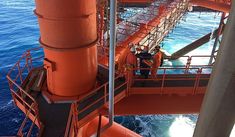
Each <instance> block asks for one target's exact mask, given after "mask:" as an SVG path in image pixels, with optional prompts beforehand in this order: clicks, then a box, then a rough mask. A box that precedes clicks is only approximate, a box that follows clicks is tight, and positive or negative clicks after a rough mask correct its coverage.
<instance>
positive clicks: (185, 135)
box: [169, 115, 195, 137]
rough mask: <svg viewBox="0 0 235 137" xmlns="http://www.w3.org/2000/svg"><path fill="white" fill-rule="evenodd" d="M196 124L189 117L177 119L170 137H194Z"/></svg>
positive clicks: (172, 125) (171, 127) (170, 130)
mask: <svg viewBox="0 0 235 137" xmlns="http://www.w3.org/2000/svg"><path fill="white" fill-rule="evenodd" d="M194 127H195V123H194V122H193V121H192V120H190V119H189V118H188V117H183V116H182V115H180V116H179V117H176V118H175V120H174V122H173V123H172V124H171V126H170V128H169V136H170V137H192V136H193V131H194Z"/></svg>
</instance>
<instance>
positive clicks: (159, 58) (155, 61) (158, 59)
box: [151, 46, 163, 78]
mask: <svg viewBox="0 0 235 137" xmlns="http://www.w3.org/2000/svg"><path fill="white" fill-rule="evenodd" d="M155 51H156V54H155V55H154V56H153V65H152V69H151V77H152V78H156V76H157V69H158V67H159V66H161V65H162V62H163V60H162V59H163V58H162V52H161V51H160V46H157V47H156V48H155Z"/></svg>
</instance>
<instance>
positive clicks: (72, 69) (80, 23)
mask: <svg viewBox="0 0 235 137" xmlns="http://www.w3.org/2000/svg"><path fill="white" fill-rule="evenodd" d="M35 14H36V15H37V16H38V22H39V26H40V33H41V38H40V43H41V45H42V46H43V47H44V53H45V61H44V66H45V68H46V69H47V86H48V90H49V92H51V93H52V94H54V95H58V96H66V97H69V96H77V95H80V94H83V93H84V92H87V91H89V90H91V89H92V88H93V87H94V85H95V82H96V74H97V47H96V41H97V29H96V28H97V24H96V1H95V0H90V1H89V2H87V1H85V0H70V1H69V2H68V1H66V0H59V1H58V0H50V1H48V0H36V10H35Z"/></svg>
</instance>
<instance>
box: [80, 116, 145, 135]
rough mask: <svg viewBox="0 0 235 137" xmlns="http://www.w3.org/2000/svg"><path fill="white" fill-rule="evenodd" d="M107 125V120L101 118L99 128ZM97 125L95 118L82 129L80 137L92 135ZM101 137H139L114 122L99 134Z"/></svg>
mask: <svg viewBox="0 0 235 137" xmlns="http://www.w3.org/2000/svg"><path fill="white" fill-rule="evenodd" d="M108 123H109V120H108V118H106V117H103V116H102V118H101V127H104V126H105V125H107V124H108ZM98 124H99V118H98V117H96V118H95V119H93V120H92V121H90V122H89V123H88V124H86V125H85V126H84V127H82V129H81V131H82V137H90V136H92V135H94V133H96V131H97V127H98ZM100 136H101V137H141V136H140V135H138V134H137V133H135V132H133V131H131V130H129V129H127V128H125V127H123V126H122V125H120V124H118V123H116V122H114V123H113V124H112V126H111V127H109V128H107V129H106V130H104V131H103V132H101V135H100Z"/></svg>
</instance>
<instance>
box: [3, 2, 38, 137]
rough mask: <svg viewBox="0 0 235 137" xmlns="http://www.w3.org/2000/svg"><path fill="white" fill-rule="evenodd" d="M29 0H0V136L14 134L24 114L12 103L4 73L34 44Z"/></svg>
mask: <svg viewBox="0 0 235 137" xmlns="http://www.w3.org/2000/svg"><path fill="white" fill-rule="evenodd" d="M33 9H34V2H33V1H31V0H1V1H0V136H2V135H16V132H17V129H18V127H19V126H20V124H21V122H22V120H23V118H24V116H23V114H22V113H21V111H19V110H18V108H16V107H15V106H14V104H13V101H12V98H11V95H10V91H9V88H8V83H7V80H6V73H7V71H8V70H9V69H10V67H11V66H12V65H13V64H14V63H16V61H17V60H18V59H19V57H20V56H21V55H22V53H23V52H24V51H25V50H26V49H30V48H32V47H37V46H38V37H39V30H38V24H37V19H36V17H35V16H34V15H33Z"/></svg>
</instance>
